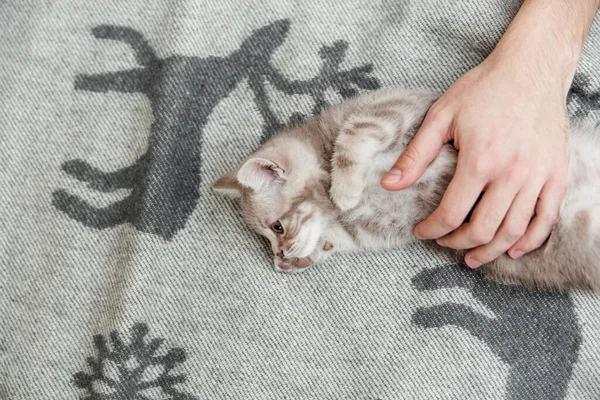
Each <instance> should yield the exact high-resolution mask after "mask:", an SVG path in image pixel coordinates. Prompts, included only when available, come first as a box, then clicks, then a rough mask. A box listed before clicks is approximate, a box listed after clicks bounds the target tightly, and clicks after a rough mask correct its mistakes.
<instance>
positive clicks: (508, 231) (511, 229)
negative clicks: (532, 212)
mask: <svg viewBox="0 0 600 400" xmlns="http://www.w3.org/2000/svg"><path fill="white" fill-rule="evenodd" d="M526 230H527V227H526V226H525V225H509V226H507V227H506V228H505V229H504V230H503V232H502V236H504V238H505V239H506V241H507V242H511V243H515V242H516V241H517V240H519V239H520V238H522V237H523V235H525V231H526Z"/></svg>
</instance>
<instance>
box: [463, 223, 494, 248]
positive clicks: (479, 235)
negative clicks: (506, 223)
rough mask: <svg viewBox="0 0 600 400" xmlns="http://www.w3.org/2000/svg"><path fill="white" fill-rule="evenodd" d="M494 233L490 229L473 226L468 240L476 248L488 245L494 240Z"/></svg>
mask: <svg viewBox="0 0 600 400" xmlns="http://www.w3.org/2000/svg"><path fill="white" fill-rule="evenodd" d="M494 233H495V232H494V231H493V230H491V229H488V228H486V227H480V226H477V225H474V226H473V228H471V230H470V232H469V240H470V241H471V242H472V243H474V244H476V245H477V246H479V245H482V244H488V243H489V242H491V241H492V239H494Z"/></svg>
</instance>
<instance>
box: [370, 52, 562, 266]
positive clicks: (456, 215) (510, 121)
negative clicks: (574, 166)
mask: <svg viewBox="0 0 600 400" xmlns="http://www.w3.org/2000/svg"><path fill="white" fill-rule="evenodd" d="M552 79H556V77H554V76H552V77H551V76H550V75H544V73H541V72H540V71H539V70H536V69H534V68H528V66H526V65H522V64H520V63H519V62H518V58H516V57H515V58H511V57H501V56H498V55H497V54H495V53H492V55H490V57H488V58H487V59H486V60H485V61H484V62H483V63H482V64H480V65H479V66H477V67H475V68H474V69H472V70H471V71H469V72H468V73H467V74H465V75H464V76H463V77H462V78H460V79H459V80H458V81H456V82H455V83H454V84H453V85H452V86H451V87H450V88H449V89H448V91H447V92H446V93H445V94H444V95H443V96H442V97H440V99H439V100H438V101H437V102H436V103H435V104H433V106H432V107H431V108H430V110H429V112H428V114H427V116H426V118H425V120H424V122H423V124H422V126H421V128H420V129H419V131H418V132H417V134H416V136H415V138H414V139H413V140H412V141H411V143H410V144H409V145H408V147H407V148H406V150H405V151H404V153H403V154H402V155H401V156H400V158H399V159H398V161H397V162H396V164H395V167H394V168H396V169H397V170H400V171H401V172H402V175H401V178H400V179H399V180H398V176H399V175H394V174H391V175H386V176H385V177H384V178H383V179H382V185H383V187H384V188H386V189H388V190H400V189H404V188H406V187H408V186H410V185H412V184H413V183H414V182H415V181H416V180H417V179H418V178H419V177H420V176H421V175H422V174H423V172H424V171H425V169H426V167H427V166H428V165H429V163H430V162H431V161H432V160H433V159H434V158H435V157H436V156H437V155H438V153H439V151H440V149H441V147H442V145H443V144H444V143H447V142H449V141H451V140H452V141H453V144H454V146H455V147H456V149H458V150H459V153H458V164H457V168H456V173H455V176H454V178H453V179H452V181H451V182H450V185H449V186H448V189H447V190H446V193H445V194H444V196H443V198H442V201H441V203H440V205H439V206H438V208H437V209H436V210H435V211H434V212H433V213H432V214H431V215H430V216H429V217H428V218H427V219H426V220H424V221H423V222H422V223H420V224H419V225H418V226H417V227H416V228H415V230H414V234H415V236H417V237H418V238H421V239H437V242H438V243H439V244H440V245H442V246H446V247H450V248H453V249H461V250H462V249H471V250H470V251H468V252H467V253H466V255H465V262H466V263H467V265H469V266H470V267H471V268H477V267H479V266H480V265H481V264H485V263H487V262H490V261H492V260H494V259H495V258H497V257H499V256H500V255H501V254H503V253H504V252H506V251H507V250H508V253H509V255H510V256H511V257H513V258H518V257H520V256H521V255H523V254H524V253H527V252H529V251H532V250H534V249H536V248H538V247H539V246H541V245H542V244H543V243H544V241H545V240H546V239H547V238H548V236H549V235H550V232H551V230H552V228H553V226H554V224H555V223H556V221H557V219H558V216H559V210H560V206H561V203H562V199H563V198H564V193H565V186H566V180H567V171H568V162H569V158H568V154H569V153H568V146H567V139H568V116H567V111H566V102H565V98H566V88H568V82H567V84H561V83H555V84H552ZM549 82H550V84H549ZM482 192H483V196H482V198H481V200H480V201H479V203H478V204H477V206H476V207H475V209H474V210H473V213H472V215H471V218H470V221H469V222H467V223H464V221H465V218H466V216H467V215H468V213H469V212H470V211H471V209H472V208H473V206H474V205H475V203H476V201H477V199H478V198H479V196H480V195H481V193H482ZM534 215H535V216H534ZM532 217H533V219H532Z"/></svg>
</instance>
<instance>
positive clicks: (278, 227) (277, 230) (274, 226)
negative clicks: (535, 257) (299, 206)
mask: <svg viewBox="0 0 600 400" xmlns="http://www.w3.org/2000/svg"><path fill="white" fill-rule="evenodd" d="M271 229H272V230H273V232H275V233H279V234H281V233H283V226H282V225H281V222H279V221H275V222H273V223H272V224H271Z"/></svg>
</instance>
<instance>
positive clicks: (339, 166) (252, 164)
mask: <svg viewBox="0 0 600 400" xmlns="http://www.w3.org/2000/svg"><path fill="white" fill-rule="evenodd" d="M438 97H439V95H438V94H436V93H433V92H428V91H411V90H403V89H394V90H386V91H379V92H372V93H369V94H366V95H363V96H361V97H357V98H355V99H352V100H349V101H345V102H343V103H341V104H338V105H336V106H333V107H331V108H330V109H328V110H326V111H324V112H323V113H321V114H320V115H319V116H317V117H315V118H313V119H311V120H309V121H307V122H305V123H304V124H302V125H300V126H297V127H294V128H290V129H287V130H284V131H282V132H280V133H278V134H276V135H275V136H273V137H272V138H271V139H270V140H269V141H267V142H266V143H265V144H264V145H263V146H262V147H261V148H260V149H258V151H256V152H255V153H254V154H252V155H251V156H250V157H249V158H248V159H247V160H246V161H245V162H244V163H243V164H242V165H241V166H240V167H239V168H237V169H235V170H233V171H231V172H229V173H228V174H226V175H224V176H223V177H221V178H220V179H218V180H217V181H215V182H214V183H213V188H214V189H215V190H217V191H220V192H224V193H227V194H229V195H231V196H233V197H236V198H239V199H240V201H241V211H242V214H243V217H244V219H245V220H246V221H247V223H248V224H249V225H250V226H251V227H252V228H253V229H254V230H255V231H256V232H258V233H259V234H261V235H263V236H265V237H266V238H267V239H269V241H270V242H271V248H272V250H273V254H274V258H275V269H276V270H279V271H285V272H298V271H302V270H304V269H306V268H307V267H309V266H310V265H314V264H316V263H319V262H321V261H323V260H324V259H325V258H327V257H329V256H331V255H332V254H334V253H335V252H357V251H367V250H383V249H392V248H396V247H400V246H403V245H406V244H409V243H411V242H415V241H416V240H417V239H416V238H415V237H414V236H413V233H412V231H413V228H414V227H415V226H416V225H417V224H418V223H419V222H420V221H422V220H423V219H425V217H427V216H428V215H429V214H430V213H431V212H432V211H433V210H434V209H435V207H436V206H437V205H438V204H439V202H440V200H441V197H442V195H443V193H444V190H445V189H446V187H447V185H448V183H449V181H450V179H451V178H452V175H453V174H454V170H455V165H456V160H457V152H456V150H455V149H454V148H453V147H452V146H451V145H449V144H447V145H445V146H444V147H443V149H442V151H441V152H440V154H439V156H438V157H437V158H436V159H435V160H434V161H433V162H432V163H431V165H430V166H429V167H428V168H427V170H426V172H425V174H424V175H423V176H422V177H421V178H420V179H419V180H418V181H417V182H416V183H415V184H414V185H412V186H411V187H409V188H407V189H405V190H402V191H398V192H389V191H386V190H384V189H383V188H382V187H381V186H380V179H381V177H382V176H383V174H384V173H385V172H386V171H388V170H389V169H390V168H391V167H392V165H393V164H394V162H395V161H396V159H397V158H398V156H399V155H400V153H401V152H402V151H403V149H404V148H405V147H406V145H407V144H408V143H409V141H410V140H411V138H412V137H413V136H414V134H415V132H416V130H417V128H418V127H419V126H420V124H421V122H422V121H423V118H424V116H425V114H426V113H427V110H428V109H429V107H430V106H431V104H432V103H433V102H434V101H435V100H436V99H437V98H438ZM570 151H571V157H570V167H569V180H568V187H567V192H566V197H565V199H564V202H563V205H562V209H561V216H560V220H559V221H558V223H557V225H556V226H555V228H554V230H553V232H552V235H551V236H550V238H549V239H548V241H547V242H546V243H545V244H544V245H543V246H542V247H541V248H539V249H538V250H535V251H533V252H531V253H528V254H526V255H525V256H523V257H521V258H520V259H518V260H513V259H511V258H510V257H508V256H507V255H503V256H501V257H500V258H498V259H497V260H495V261H494V262H492V263H489V264H486V265H484V266H482V267H481V268H480V270H481V271H482V272H483V274H484V275H485V276H487V277H490V278H494V279H496V280H500V281H503V282H507V283H519V284H524V285H530V286H537V287H539V288H545V289H571V288H584V289H593V290H599V289H600V132H594V129H588V128H583V127H571V133H570ZM456 254H457V256H459V257H460V256H461V255H462V252H456Z"/></svg>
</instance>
